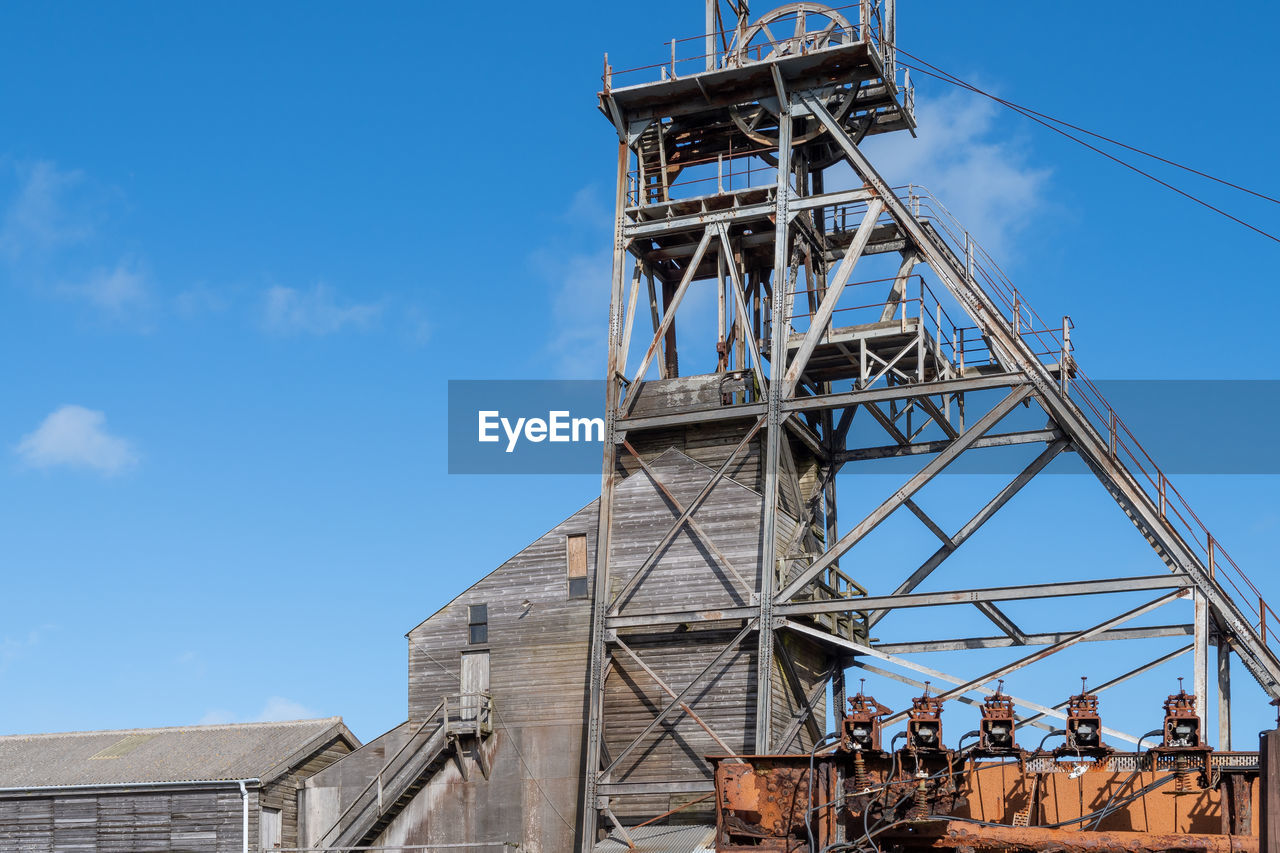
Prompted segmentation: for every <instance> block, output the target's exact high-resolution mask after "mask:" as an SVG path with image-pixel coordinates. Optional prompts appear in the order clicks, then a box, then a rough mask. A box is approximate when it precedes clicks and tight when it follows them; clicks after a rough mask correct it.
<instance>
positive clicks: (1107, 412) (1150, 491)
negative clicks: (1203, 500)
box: [903, 185, 1277, 647]
mask: <svg viewBox="0 0 1280 853" xmlns="http://www.w3.org/2000/svg"><path fill="white" fill-rule="evenodd" d="M903 201H906V202H907V203H908V204H909V205H910V210H911V212H912V214H913V215H915V217H916V218H917V219H920V220H921V221H927V222H929V223H930V224H931V225H933V226H934V232H935V233H936V234H938V235H939V236H940V237H941V238H942V239H943V241H944V242H945V243H947V245H948V248H949V249H950V250H951V251H952V253H953V254H955V255H956V257H957V258H960V259H961V260H962V261H963V262H965V264H966V266H967V267H968V270H969V274H970V276H971V277H972V278H973V280H974V281H975V283H977V284H978V285H979V286H980V287H983V289H984V290H986V291H987V292H988V294H989V295H991V296H992V297H993V301H994V302H995V303H996V304H997V307H1000V308H1001V313H1002V314H1003V315H1004V319H1005V321H1006V322H1007V323H1009V325H1010V326H1011V327H1012V328H1013V329H1014V331H1015V332H1017V333H1018V334H1020V335H1021V336H1022V337H1023V339H1024V340H1026V339H1027V338H1028V336H1030V337H1031V338H1034V339H1035V340H1036V341H1038V342H1039V343H1040V345H1041V346H1040V352H1038V353H1037V355H1038V356H1041V357H1043V356H1045V355H1050V356H1051V355H1052V354H1053V353H1054V352H1058V353H1061V354H1062V355H1061V362H1062V368H1063V370H1062V375H1063V376H1064V377H1065V376H1066V374H1067V373H1068V371H1067V369H1066V368H1067V366H1068V364H1069V365H1070V368H1071V370H1070V379H1069V380H1064V381H1063V382H1062V383H1061V386H1060V387H1061V388H1062V391H1063V393H1064V394H1065V395H1066V396H1067V397H1068V399H1071V400H1072V401H1073V402H1076V403H1077V404H1078V408H1080V409H1081V411H1082V412H1085V413H1086V415H1087V416H1091V420H1092V421H1093V425H1094V428H1095V429H1097V431H1098V433H1099V435H1100V436H1101V437H1102V438H1104V439H1105V440H1106V441H1107V448H1108V452H1109V453H1110V455H1111V457H1112V460H1113V461H1116V462H1119V463H1120V464H1122V465H1123V466H1124V467H1125V468H1126V469H1128V470H1129V473H1130V474H1131V475H1132V476H1133V478H1134V480H1135V481H1136V482H1137V483H1138V485H1139V486H1140V487H1141V488H1142V489H1143V491H1144V492H1146V494H1147V496H1148V498H1149V499H1150V500H1151V501H1152V503H1153V504H1154V505H1155V506H1156V508H1157V510H1158V513H1159V516H1160V518H1161V519H1163V520H1164V521H1165V523H1166V524H1168V525H1169V527H1170V529H1172V530H1173V531H1174V532H1175V533H1178V534H1179V535H1180V538H1181V539H1182V540H1183V542H1184V543H1186V544H1187V545H1188V547H1189V548H1190V549H1191V550H1192V552H1193V553H1194V554H1195V555H1196V556H1197V557H1198V558H1199V559H1200V560H1201V562H1202V563H1203V565H1204V566H1205V567H1206V568H1207V569H1208V572H1209V576H1210V577H1211V578H1213V579H1214V580H1215V581H1218V582H1223V581H1225V582H1226V584H1227V586H1229V587H1230V588H1231V589H1232V590H1234V592H1235V594H1236V595H1235V596H1234V597H1236V598H1237V600H1238V603H1239V604H1240V606H1241V607H1242V608H1244V612H1245V615H1246V616H1247V617H1248V618H1249V619H1250V620H1251V624H1250V627H1251V628H1252V629H1253V630H1254V631H1255V632H1256V633H1257V634H1258V637H1259V639H1261V640H1262V642H1263V643H1265V644H1266V645H1267V646H1268V647H1272V645H1273V644H1272V641H1271V637H1270V634H1271V633H1273V632H1272V631H1269V630H1268V626H1269V623H1270V624H1271V625H1274V624H1276V622H1277V617H1276V611H1275V610H1274V609H1272V607H1271V606H1270V605H1269V604H1268V603H1267V601H1266V599H1265V598H1264V596H1263V594H1262V592H1261V591H1260V590H1259V589H1258V587H1257V586H1256V585H1255V584H1254V583H1253V581H1252V580H1251V579H1250V578H1249V576H1248V575H1247V574H1245V572H1244V570H1243V569H1242V568H1240V565H1239V564H1238V563H1237V562H1236V561H1235V559H1233V558H1232V557H1231V555H1230V554H1229V553H1227V551H1226V549H1225V548H1223V547H1222V544H1221V542H1219V540H1218V539H1217V538H1216V537H1215V536H1214V535H1213V533H1212V532H1211V531H1210V530H1209V528H1208V526H1207V525H1206V524H1205V523H1204V522H1203V521H1202V520H1201V519H1200V516H1198V515H1197V514H1196V512H1195V510H1193V509H1192V508H1191V505H1190V503H1189V502H1188V501H1187V499H1186V498H1185V497H1184V496H1183V495H1182V493H1181V492H1179V491H1178V490H1177V488H1175V487H1174V485H1173V484H1172V482H1170V480H1169V477H1168V475H1166V474H1165V473H1164V471H1163V470H1162V469H1161V468H1160V466H1159V465H1158V464H1156V461H1155V459H1153V458H1152V457H1151V454H1150V453H1148V452H1147V450H1146V448H1145V447H1143V445H1142V443H1141V442H1140V441H1138V438H1137V436H1135V435H1134V433H1133V431H1132V430H1130V428H1129V426H1128V424H1126V423H1125V421H1124V419H1123V418H1121V417H1120V415H1119V414H1118V413H1117V412H1116V410H1115V408H1114V407H1112V405H1111V404H1110V403H1109V402H1108V401H1107V399H1106V397H1105V396H1104V395H1103V394H1102V392H1101V391H1100V390H1099V389H1098V386H1097V384H1096V383H1095V382H1094V381H1093V380H1092V379H1091V378H1090V377H1089V376H1088V374H1086V373H1085V372H1084V371H1083V370H1082V369H1081V368H1080V366H1079V364H1078V363H1077V362H1076V360H1075V358H1074V356H1073V355H1072V352H1073V349H1074V348H1073V345H1072V343H1071V340H1070V335H1069V331H1070V328H1071V325H1070V319H1069V318H1064V319H1065V322H1064V324H1063V326H1062V328H1061V330H1058V329H1056V328H1055V327H1051V326H1050V325H1049V324H1048V323H1046V322H1045V321H1044V320H1043V319H1042V318H1041V317H1040V315H1039V314H1037V313H1036V311H1035V309H1033V308H1032V307H1031V305H1030V304H1029V303H1028V302H1027V300H1026V298H1025V297H1024V296H1023V295H1022V294H1021V293H1020V292H1019V291H1018V289H1017V288H1016V287H1014V285H1013V283H1012V282H1011V281H1010V280H1009V278H1008V276H1007V275H1005V273H1004V271H1003V270H1001V269H1000V266H999V265H998V264H997V263H996V262H995V261H994V260H993V259H992V258H991V256H990V255H989V254H987V252H986V251H985V250H984V249H982V247H981V246H979V245H978V244H977V242H976V241H975V240H974V239H973V237H972V235H970V234H969V232H968V231H966V230H965V229H964V227H963V226H961V225H960V223H959V222H958V221H957V220H956V218H955V217H954V216H953V215H952V214H951V212H950V211H949V210H947V209H946V207H945V206H944V205H943V204H942V203H941V202H940V201H938V200H937V199H936V198H935V197H934V196H933V195H932V194H931V193H929V191H928V190H926V189H924V188H923V187H920V186H915V185H912V186H910V187H909V188H908V191H907V194H906V195H905V196H904V197H903ZM1079 404H1083V406H1080V405H1079ZM1184 534H1185V535H1184Z"/></svg>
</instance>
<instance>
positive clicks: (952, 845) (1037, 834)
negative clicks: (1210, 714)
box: [898, 821, 1258, 853]
mask: <svg viewBox="0 0 1280 853" xmlns="http://www.w3.org/2000/svg"><path fill="white" fill-rule="evenodd" d="M913 830H914V831H913V832H912V833H911V837H910V840H909V842H908V844H909V846H910V847H912V848H915V849H931V848H932V849H952V850H955V849H959V850H990V851H1010V853H1013V851H1044V853H1167V851H1183V853H1257V851H1258V839H1257V838H1255V837H1252V836H1241V835H1205V834H1194V833H1151V832H1071V831H1068V830H1063V829H1045V828H1043V827H1035V826H1032V827H1015V826H981V825H978V824H973V823H966V822H964V821H948V822H945V823H941V822H940V823H937V824H936V825H934V826H930V825H924V826H922V827H913ZM898 837H901V834H899V836H898Z"/></svg>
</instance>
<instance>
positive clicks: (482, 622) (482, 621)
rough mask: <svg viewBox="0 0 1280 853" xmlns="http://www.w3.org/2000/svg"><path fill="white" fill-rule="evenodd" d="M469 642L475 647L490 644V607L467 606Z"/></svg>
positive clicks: (484, 605)
mask: <svg viewBox="0 0 1280 853" xmlns="http://www.w3.org/2000/svg"><path fill="white" fill-rule="evenodd" d="M467 642H469V643H470V644H471V645H473V646H474V645H478V644H480V643H487V642H489V605H487V604H470V605H467Z"/></svg>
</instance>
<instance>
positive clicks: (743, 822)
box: [711, 755, 835, 853]
mask: <svg viewBox="0 0 1280 853" xmlns="http://www.w3.org/2000/svg"><path fill="white" fill-rule="evenodd" d="M711 760H712V762H713V763H715V765H716V767H715V783H716V850H717V851H738V850H752V851H766V850H767V851H780V853H793V851H802V850H806V851H807V850H809V849H810V848H809V830H808V829H807V828H806V826H805V821H806V818H807V816H808V812H809V808H810V803H811V802H812V803H824V802H827V801H829V800H830V799H831V792H832V791H833V790H834V785H833V784H832V774H833V771H834V765H833V764H832V763H831V762H829V761H817V762H815V766H814V777H813V783H812V788H811V786H810V778H809V757H808V756H797V755H770V756H750V757H747V759H746V760H747V763H745V764H743V763H728V761H723V762H722V761H720V760H719V759H711ZM813 823H814V826H813V829H814V831H815V843H817V844H818V845H819V847H821V846H825V844H826V843H827V842H828V841H830V840H832V839H833V838H834V834H833V831H834V828H835V821H834V818H833V817H832V812H831V810H829V809H828V810H826V813H825V815H824V814H817V815H816V816H815V819H814V821H813Z"/></svg>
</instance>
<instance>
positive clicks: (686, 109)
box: [600, 0, 915, 203]
mask: <svg viewBox="0 0 1280 853" xmlns="http://www.w3.org/2000/svg"><path fill="white" fill-rule="evenodd" d="M736 11H737V21H736V23H733V24H732V25H731V26H728V27H726V26H725V22H724V19H723V17H722V16H721V15H720V11H719V6H718V5H717V0H708V2H707V27H708V30H707V33H706V34H705V35H703V36H696V37H693V38H687V39H672V40H671V42H669V47H670V51H671V53H670V59H669V60H668V61H667V62H665V63H662V64H658V65H648V66H644V67H641V68H635V69H630V70H626V71H617V70H614V69H613V68H612V67H610V66H609V64H608V59H607V57H606V60H605V71H604V77H603V88H602V91H601V92H600V109H601V111H602V112H603V113H604V114H605V116H606V117H607V118H609V120H610V121H612V122H613V123H614V125H615V126H616V128H617V129H618V132H619V136H620V137H621V138H622V139H623V140H624V141H626V142H627V143H629V144H630V145H632V146H633V147H635V148H636V151H637V154H638V156H639V158H640V160H641V163H640V173H639V174H638V175H637V176H636V178H637V181H636V183H637V186H635V187H633V193H632V194H631V196H630V197H631V198H632V199H633V200H635V201H637V202H641V203H643V201H641V194H640V186H639V185H640V184H643V185H644V189H645V200H656V199H657V198H659V197H663V198H666V197H668V196H669V195H670V191H669V190H670V186H671V185H672V184H674V183H675V182H676V180H678V177H679V175H680V173H681V172H682V171H683V170H685V169H687V168H690V167H693V166H698V165H705V164H710V163H716V164H720V165H723V163H724V161H725V160H729V159H734V158H742V157H747V156H750V155H752V154H759V153H763V152H767V151H769V150H770V149H774V148H776V147H777V145H778V113H779V99H780V98H784V97H785V94H784V93H785V92H788V91H802V90H813V91H817V92H819V93H820V94H821V95H822V97H823V99H824V103H825V105H826V107H827V109H828V110H829V111H830V113H831V115H832V116H833V117H835V118H836V119H837V120H838V121H839V122H840V123H841V125H842V127H844V128H846V129H847V130H848V131H849V132H850V134H851V135H853V137H854V138H855V139H858V140H860V139H862V138H863V137H865V136H867V135H868V134H878V133H888V132H890V131H895V130H909V131H912V132H914V129H915V116H914V112H913V107H914V103H913V101H914V97H913V91H912V88H911V79H910V71H906V72H905V73H903V74H901V75H899V68H898V65H897V61H896V55H895V48H894V39H895V30H896V23H895V0H861V2H859V3H855V4H850V5H848V6H840V7H834V8H833V7H828V6H824V5H823V4H820V3H811V2H798V3H789V4H786V5H783V6H779V7H777V8H775V9H773V10H771V11H769V12H766V13H765V14H764V15H762V16H761V17H760V18H758V19H756V20H755V21H751V22H748V12H747V4H746V3H745V2H741V3H738V4H737V9H736ZM655 77H656V78H657V79H656V80H655V79H654V78H655ZM792 120H793V127H792V130H791V141H792V145H793V146H795V147H796V149H797V150H796V156H798V157H802V158H804V159H805V160H806V161H807V163H808V164H809V165H810V167H812V168H821V167H822V166H824V165H829V164H830V163H832V162H835V160H836V159H837V158H838V151H837V149H836V147H835V146H834V145H833V143H832V142H831V141H830V137H829V136H828V135H826V134H824V133H823V132H822V129H821V127H820V126H819V123H818V122H817V120H816V119H814V118H813V117H812V116H810V115H807V114H806V113H805V112H804V111H803V110H798V111H795V112H794V113H793V116H792ZM664 123H665V126H662V125H664ZM660 137H661V138H662V140H663V141H664V143H665V145H664V146H659V145H658V140H659V138H660ZM811 142H812V143H813V144H812V145H809V144H808V143H811ZM663 148H665V149H666V150H665V151H664V150H661V149H663Z"/></svg>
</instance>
